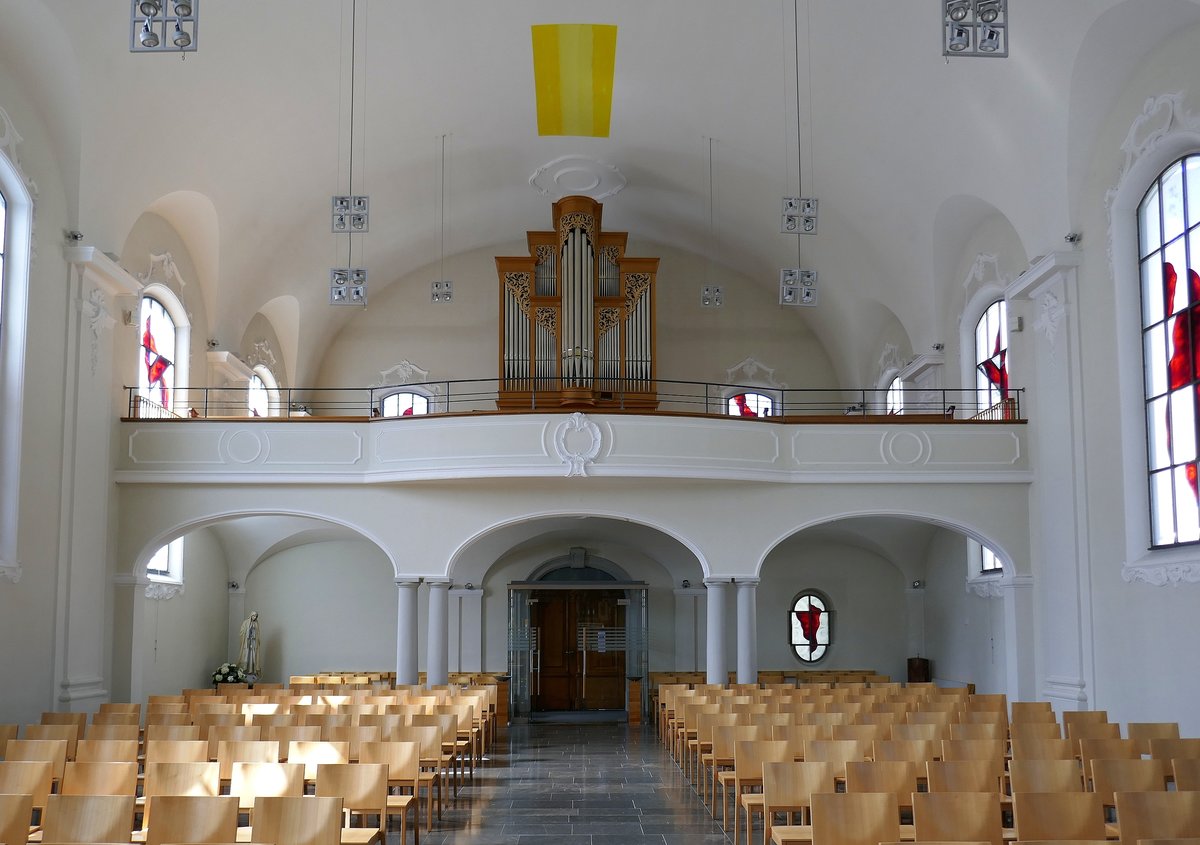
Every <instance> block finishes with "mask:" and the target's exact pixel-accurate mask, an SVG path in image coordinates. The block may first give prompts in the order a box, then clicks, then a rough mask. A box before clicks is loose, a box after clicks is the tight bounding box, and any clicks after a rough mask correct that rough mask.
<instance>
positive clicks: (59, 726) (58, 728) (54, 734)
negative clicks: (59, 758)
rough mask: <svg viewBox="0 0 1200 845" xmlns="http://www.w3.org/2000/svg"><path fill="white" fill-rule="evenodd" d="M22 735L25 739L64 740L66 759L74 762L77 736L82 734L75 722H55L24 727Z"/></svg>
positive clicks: (81, 729)
mask: <svg viewBox="0 0 1200 845" xmlns="http://www.w3.org/2000/svg"><path fill="white" fill-rule="evenodd" d="M51 715H55V714H51ZM23 733H24V735H25V738H26V739H61V740H65V741H66V743H67V759H68V760H74V759H75V746H76V744H77V743H78V742H79V735H80V734H82V733H83V728H81V727H80V726H79V725H78V724H76V723H75V722H56V723H51V724H46V725H26V726H25V730H24V732H23Z"/></svg>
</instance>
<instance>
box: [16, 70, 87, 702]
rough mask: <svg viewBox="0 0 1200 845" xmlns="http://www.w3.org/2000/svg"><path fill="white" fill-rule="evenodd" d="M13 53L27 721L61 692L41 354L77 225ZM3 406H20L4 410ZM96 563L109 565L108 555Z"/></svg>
mask: <svg viewBox="0 0 1200 845" xmlns="http://www.w3.org/2000/svg"><path fill="white" fill-rule="evenodd" d="M8 58H14V57H10V56H6V55H4V54H0V108H3V109H4V110H5V111H6V112H7V113H8V115H9V117H10V118H11V119H12V121H13V124H14V125H15V127H16V129H17V131H18V132H19V133H20V134H21V136H22V138H23V139H24V142H23V143H22V144H21V145H20V146H19V147H18V150H17V152H18V158H19V160H20V166H21V168H22V169H23V170H24V172H25V174H26V176H28V177H29V178H30V179H31V180H32V181H33V182H34V183H36V185H37V190H38V194H37V197H36V207H35V211H34V235H33V236H34V239H35V241H36V248H37V256H36V258H35V259H34V260H33V261H32V262H31V266H30V278H29V285H28V295H29V299H28V324H27V330H26V337H27V340H28V343H27V349H26V354H25V379H24V385H25V387H24V407H25V413H24V421H23V425H22V432H21V444H20V453H21V456H22V465H21V478H20V493H19V506H18V507H19V511H18V517H17V518H18V529H17V560H18V561H19V562H20V563H21V565H22V567H23V574H22V576H21V580H20V581H19V582H18V583H15V584H14V583H11V582H9V581H8V580H6V579H4V578H0V672H3V674H4V676H5V677H7V678H19V679H20V681H19V682H8V683H5V684H4V685H3V687H2V688H0V721H4V722H22V723H23V722H36V721H37V720H38V717H39V714H40V713H41V712H42V711H44V710H49V709H52V708H55V707H56V706H57V696H58V692H59V690H58V689H57V688H56V686H55V684H54V672H53V669H54V644H55V603H56V594H57V590H58V584H57V578H58V574H57V567H58V551H59V513H60V495H61V492H62V491H61V479H62V451H63V449H62V447H63V384H62V383H61V380H60V377H61V372H62V369H61V360H58V359H57V358H55V362H56V363H55V364H54V365H52V366H50V367H49V368H48V369H47V367H46V363H45V358H44V357H43V356H44V355H45V353H46V351H47V350H60V349H62V348H63V344H64V343H65V342H66V337H65V331H64V325H63V315H64V313H65V312H66V309H67V289H68V288H67V274H68V267H67V264H66V262H65V261H64V260H63V256H62V252H61V250H60V243H61V241H60V233H61V232H62V230H63V229H65V228H71V226H70V225H69V221H70V220H71V211H70V208H69V207H68V203H67V195H68V194H69V193H71V192H72V190H73V189H72V188H70V187H69V186H68V185H66V184H65V182H64V178H63V176H62V173H63V170H62V169H61V165H60V163H59V162H57V161H56V160H55V159H54V152H55V149H56V145H55V144H53V143H52V142H51V140H50V136H49V133H48V132H47V129H46V126H45V124H44V123H43V113H42V110H41V109H40V108H39V103H38V102H37V101H36V100H35V99H34V98H33V94H32V90H31V88H30V86H29V85H28V84H27V82H25V81H23V80H22V78H21V77H20V76H18V75H17V73H16V68H13V67H10V66H9V64H8V63H7V62H6V59H8ZM66 146H71V144H70V143H69V142H68V143H67V144H66ZM39 350H40V353H39ZM0 413H4V414H11V413H14V411H13V410H12V409H9V408H4V409H0ZM102 424H103V423H102ZM103 546H104V543H103V541H102V540H97V548H98V551H102V549H103ZM97 565H98V566H101V567H102V566H103V565H104V562H103V558H102V555H101V556H100V557H99V559H98V561H97ZM97 600H98V601H103V598H98V599H97Z"/></svg>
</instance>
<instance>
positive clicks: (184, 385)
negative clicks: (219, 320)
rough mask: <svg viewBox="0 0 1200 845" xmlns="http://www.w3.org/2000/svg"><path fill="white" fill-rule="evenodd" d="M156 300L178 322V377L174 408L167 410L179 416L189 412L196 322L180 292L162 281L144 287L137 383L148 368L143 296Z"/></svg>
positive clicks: (172, 397)
mask: <svg viewBox="0 0 1200 845" xmlns="http://www.w3.org/2000/svg"><path fill="white" fill-rule="evenodd" d="M147 298H149V299H153V300H154V301H156V302H158V303H159V304H160V305H161V306H162V307H163V310H165V311H166V312H167V314H168V315H169V316H170V318H171V322H173V323H174V324H175V344H174V351H175V357H174V358H173V359H172V363H173V365H174V367H175V379H174V384H173V386H172V388H171V395H170V397H169V400H168V401H169V402H170V405H171V407H170V408H168V409H167V410H169V411H172V412H173V413H175V414H176V415H178V416H187V411H188V405H189V403H188V396H189V393H188V387H189V386H190V383H189V380H188V379H189V376H190V374H191V372H190V371H191V339H192V324H191V321H190V320H189V319H188V315H187V309H186V308H184V306H183V302H182V301H181V300H180V299H179V297H178V295H176V293H175V292H174V291H173V290H171V289H170V288H169V287H167V286H166V285H164V284H162V283H161V282H152V283H150V284H148V285H146V286H145V287H144V288H142V292H141V297H140V298H139V301H138V307H137V314H138V328H137V332H138V334H137V366H138V368H139V369H138V370H137V371H136V372H137V378H136V382H137V384H138V385H139V387H140V385H141V376H142V368H144V367H145V360H144V359H143V356H142V335H141V332H142V328H143V324H144V321H143V319H142V316H141V315H142V303H141V300H143V299H147Z"/></svg>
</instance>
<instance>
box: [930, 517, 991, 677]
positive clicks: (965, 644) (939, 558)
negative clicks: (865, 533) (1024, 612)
mask: <svg viewBox="0 0 1200 845" xmlns="http://www.w3.org/2000/svg"><path fill="white" fill-rule="evenodd" d="M966 560H967V538H966V537H964V536H962V535H961V534H955V533H953V532H951V531H938V532H937V534H936V535H934V538H933V540H932V542H931V543H930V545H929V558H928V562H927V569H926V572H927V575H926V577H925V579H924V580H925V619H924V639H925V649H924V653H922V654H921V655H914V656H920V657H928V658H930V660H931V661H932V664H933V665H932V669H933V677H934V679H935V680H936V681H937V682H938V683H940V684H943V685H946V686H962V685H965V684H975V690H976V692H980V693H991V692H1006V691H1007V688H1006V686H1005V680H1004V678H1005V675H1004V669H1005V653H1004V612H1003V606H1002V600H1001V599H999V598H980V597H979V596H977V595H974V594H971V593H968V592H967V589H966V572H967V567H966Z"/></svg>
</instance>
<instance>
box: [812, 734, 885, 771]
mask: <svg viewBox="0 0 1200 845" xmlns="http://www.w3.org/2000/svg"><path fill="white" fill-rule="evenodd" d="M870 756H871V743H870V742H867V741H866V740H857V739H814V740H813V741H811V742H806V743H804V759H805V760H815V761H818V762H820V761H824V762H829V763H837V764H838V770H839V776H843V777H844V776H845V773H846V763H848V762H851V761H858V760H866V759H867V758H868V757H870Z"/></svg>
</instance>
